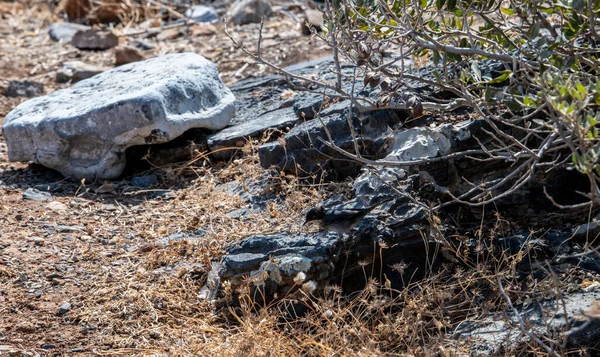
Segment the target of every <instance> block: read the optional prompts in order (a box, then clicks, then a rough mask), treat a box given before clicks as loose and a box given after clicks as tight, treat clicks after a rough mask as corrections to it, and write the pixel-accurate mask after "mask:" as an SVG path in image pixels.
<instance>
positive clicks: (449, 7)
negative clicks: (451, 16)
mask: <svg viewBox="0 0 600 357" xmlns="http://www.w3.org/2000/svg"><path fill="white" fill-rule="evenodd" d="M446 9H447V10H448V11H454V9H456V0H448V1H447V3H446Z"/></svg>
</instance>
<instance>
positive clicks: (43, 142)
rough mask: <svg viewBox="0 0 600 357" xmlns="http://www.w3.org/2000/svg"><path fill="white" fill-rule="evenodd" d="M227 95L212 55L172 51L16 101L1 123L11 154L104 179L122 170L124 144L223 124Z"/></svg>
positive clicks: (228, 113) (229, 103) (228, 112)
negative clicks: (206, 56) (61, 88)
mask: <svg viewBox="0 0 600 357" xmlns="http://www.w3.org/2000/svg"><path fill="white" fill-rule="evenodd" d="M234 100H235V98H234V96H233V94H232V93H231V91H230V90H229V89H227V88H226V87H225V86H224V85H223V83H222V82H221V80H220V79H219V73H218V71H217V69H216V66H215V65H214V64H213V63H211V62H210V61H208V60H206V59H205V58H204V57H202V56H199V55H196V54H192V53H182V54H173V55H167V56H163V57H157V58H153V59H150V60H147V61H144V62H137V63H132V64H129V65H124V66H122V67H119V68H116V69H113V70H110V71H107V72H104V73H101V74H99V75H97V76H95V77H92V78H90V79H87V80H85V81H82V82H79V83H78V84H76V85H74V86H72V87H71V88H68V89H63V90H59V91H56V92H54V93H52V94H50V95H48V96H45V97H40V98H35V99H32V100H30V101H27V102H25V103H22V104H21V105H19V106H18V107H17V108H15V109H14V110H13V111H12V112H10V113H9V114H8V115H7V116H6V118H5V120H4V123H3V130H4V135H5V138H6V141H7V144H8V155H9V159H10V160H12V161H33V162H35V163H39V164H42V165H44V166H46V167H49V168H53V169H55V170H58V171H60V172H61V173H62V174H63V175H65V176H71V177H73V178H82V177H86V178H90V179H93V178H99V179H110V178H115V177H117V176H119V175H120V174H121V173H122V171H123V169H124V168H125V155H124V152H125V149H127V148H128V147H130V146H134V145H142V144H146V145H147V144H155V143H164V142H167V141H169V140H172V139H174V138H176V137H178V136H180V135H181V134H183V133H184V132H185V131H186V130H189V129H191V128H207V129H211V130H218V129H221V128H223V127H225V126H227V124H228V123H229V121H230V120H231V118H232V117H233V115H234V112H235V107H234Z"/></svg>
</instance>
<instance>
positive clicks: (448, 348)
mask: <svg viewBox="0 0 600 357" xmlns="http://www.w3.org/2000/svg"><path fill="white" fill-rule="evenodd" d="M0 5H1V6H2V9H3V11H6V12H4V14H5V15H6V16H7V18H8V22H4V23H2V22H0V34H1V33H2V32H1V31H2V30H3V27H4V26H7V24H8V28H11V29H16V28H18V27H19V26H23V28H20V29H18V30H14V32H13V30H10V31H11V34H13V35H11V37H5V38H1V36H0V46H2V47H1V48H0V50H1V51H15V52H14V55H13V57H12V58H11V60H10V61H8V60H6V61H7V62H6V63H8V62H10V63H8V64H7V66H9V68H7V67H3V66H0V67H2V68H0V77H6V78H21V79H24V78H32V77H33V79H38V80H42V81H44V82H45V83H46V84H47V88H48V90H53V89H56V84H54V83H53V71H54V70H55V69H56V68H57V67H58V66H59V64H60V62H62V61H64V60H66V59H72V58H70V56H73V57H74V56H84V58H85V59H86V60H88V61H93V62H94V63H101V64H104V65H109V64H110V58H109V55H108V54H107V53H74V52H73V53H70V52H69V53H67V52H68V51H69V50H65V49H64V48H61V47H60V46H59V45H57V44H54V43H49V42H48V40H47V39H45V40H42V39H41V36H42V35H44V34H40V33H39V31H40V29H41V28H42V27H43V26H45V25H46V24H47V22H48V21H50V20H54V19H56V17H55V16H54V15H52V14H49V13H48V12H47V10H46V11H43V10H42V9H41V7H39V6H38V5H39V4H38V5H33V7H32V6H31V5H27V6H23V4H20V3H1V2H0ZM5 9H8V10H5ZM2 21H4V20H2ZM286 21H289V19H286V18H284V19H280V18H279V19H277V20H276V21H275V20H274V21H273V22H272V23H270V24H269V23H268V24H266V29H267V32H266V33H267V38H266V39H267V40H270V41H271V47H272V48H274V47H273V46H275V44H277V43H278V41H281V40H282V37H283V36H279V35H281V34H280V32H281V31H282V30H285V29H286V28H287V29H289V27H290V25H289V23H288V22H286ZM117 30H118V31H121V30H123V29H117ZM237 30H238V31H239V32H240V33H242V34H243V35H244V36H247V38H248V42H249V43H253V42H254V37H252V35H249V34H248V33H250V32H253V31H255V30H256V29H255V28H253V27H252V26H250V27H248V29H246V30H243V29H237ZM28 31H31V32H28ZM36 31H37V33H36ZM243 31H248V33H243ZM254 35H256V33H254ZM219 36H221V35H217V36H215V37H214V38H211V39H182V40H181V41H179V42H177V41H173V42H169V43H164V44H159V47H158V50H157V53H156V54H160V53H167V52H173V51H179V50H182V49H190V48H191V49H192V50H197V49H198V47H195V46H200V45H198V43H199V42H204V43H205V44H204V45H205V46H206V47H201V50H202V51H203V53H208V54H210V53H215V55H214V57H213V60H215V61H216V62H217V64H218V66H219V68H220V69H221V71H222V72H223V73H224V76H225V79H226V80H229V81H233V80H235V79H237V78H239V75H241V76H245V75H247V73H243V74H241V72H239V69H240V68H242V67H243V66H242V64H243V63H244V59H243V57H241V56H240V53H239V52H235V50H234V49H231V50H229V51H227V50H223V48H226V47H225V46H223V45H222V44H223V43H224V42H223V41H224V38H225V36H224V35H223V36H222V38H221V37H219ZM269 36H270V37H269ZM278 36H279V37H278ZM44 38H45V37H44ZM284 40H285V41H288V43H290V44H292V43H297V44H298V46H297V50H298V52H300V53H301V52H307V51H305V50H303V49H302V48H303V47H302V46H304V45H305V43H304V42H305V41H300V40H299V39H298V38H293V37H286V38H285V39H284ZM206 43H207V44H208V45H206ZM281 47H283V48H284V49H283V50H281V52H277V51H274V52H273V53H271V55H272V56H273V58H274V61H278V63H281V62H285V61H288V60H289V58H290V57H294V53H293V52H285V51H286V49H285V48H286V47H293V46H281ZM267 48H268V47H267ZM217 49H219V51H217ZM278 51H279V50H278ZM317 52H318V51H317ZM6 53H8V52H6ZM11 53H13V52H11ZM32 59H33V60H32ZM302 59H306V58H304V57H303V58H302ZM0 63H3V62H0ZM261 71H264V68H262V69H261V68H260V67H259V68H258V69H255V71H254V72H252V74H254V75H258V74H261V73H262V72H261ZM1 83H2V82H0V84H1ZM19 100H20V99H8V98H4V97H0V106H1V108H0V121H1V118H2V116H3V115H4V114H5V113H6V112H8V110H9V109H10V108H12V107H14V106H15V105H16V104H18V103H17V102H18V101H19ZM0 148H4V149H3V150H0V169H2V171H0V174H1V175H2V176H0V180H2V181H3V183H4V184H6V185H7V186H5V187H4V188H2V189H0V212H2V214H1V215H0V233H2V235H1V236H0V245H1V244H7V247H6V248H2V249H0V316H2V317H3V319H0V344H3V345H9V346H11V348H13V349H14V350H19V351H28V352H35V353H38V354H40V355H64V354H66V353H67V352H68V351H69V350H71V349H73V348H76V347H80V348H82V349H83V352H82V353H83V354H84V355H102V356H401V355H416V356H425V355H427V356H454V355H460V354H461V353H466V352H467V351H468V349H469V344H468V343H467V342H464V341H456V340H453V339H451V336H452V332H453V331H454V329H455V328H456V327H457V326H459V325H460V323H461V322H463V321H465V320H477V319H478V318H481V317H482V316H485V315H486V313H488V312H489V311H499V310H503V309H504V308H505V305H506V301H505V300H504V299H503V298H502V296H501V295H500V294H499V291H498V290H499V289H498V279H497V278H498V277H500V278H501V282H502V283H503V286H504V288H505V290H506V291H507V294H508V295H509V297H510V298H511V300H512V301H513V302H521V303H523V302H526V301H530V300H532V299H534V298H538V297H547V296H555V295H556V294H557V291H560V289H562V288H565V286H568V287H569V288H573V286H575V287H577V286H583V285H584V282H586V283H585V284H588V283H589V281H595V282H597V281H599V280H600V279H598V277H597V276H596V275H595V274H591V273H589V272H584V271H582V270H581V269H578V268H575V267H573V268H570V269H567V270H563V271H562V272H559V273H556V275H549V277H548V278H544V279H540V280H534V279H532V278H528V279H525V280H519V279H517V265H518V263H519V262H520V261H521V260H522V259H525V258H527V257H529V256H531V255H532V254H533V253H534V252H532V251H529V250H527V248H524V249H523V250H522V251H520V252H519V253H518V254H515V255H507V254H504V252H502V251H497V252H489V251H487V249H485V246H486V245H485V244H484V243H485V242H486V241H490V240H492V239H493V238H494V237H496V236H498V235H503V234H506V233H507V232H509V231H510V229H509V228H510V227H507V224H506V222H505V221H504V220H503V219H502V217H500V216H499V215H495V214H494V213H492V214H490V213H485V212H484V214H482V216H483V217H484V218H482V221H481V226H480V228H479V229H478V230H475V231H474V233H471V234H470V236H461V237H446V238H448V239H447V242H446V246H445V247H444V249H445V251H444V252H443V253H444V254H445V255H450V256H451V257H453V259H452V260H453V261H454V262H453V263H451V262H449V263H447V264H446V265H442V266H441V267H439V268H436V269H433V268H432V269H430V270H429V271H428V273H427V274H426V276H425V278H424V279H421V280H419V281H405V282H402V283H404V284H406V285H407V287H406V288H404V289H402V290H396V289H394V288H392V286H396V285H397V283H398V282H395V281H389V280H388V278H387V277H386V276H372V274H371V271H372V269H371V266H370V265H369V263H368V262H365V265H364V266H363V269H364V270H363V273H364V275H365V276H366V277H367V278H369V279H368V281H369V282H368V284H367V286H366V287H365V288H364V289H363V290H361V291H357V292H347V291H346V292H344V291H342V290H341V288H340V287H338V286H330V287H329V288H327V289H326V292H325V294H324V295H318V296H317V295H314V294H313V293H312V292H311V291H310V289H302V288H301V283H302V282H299V285H298V287H297V289H295V291H294V292H293V293H291V294H290V295H289V296H287V297H286V298H284V299H282V300H279V301H276V302H272V303H270V304H269V305H266V306H264V305H256V304H254V303H252V301H251V299H250V298H249V293H248V289H242V293H241V296H239V298H235V297H234V296H233V295H232V294H233V292H232V291H231V289H230V288H228V287H227V284H225V294H224V296H222V297H221V299H220V300H219V301H218V302H217V303H216V304H210V303H208V302H206V301H203V300H200V299H198V291H199V290H200V288H201V287H202V285H203V284H204V282H205V280H206V274H207V273H208V271H209V270H210V267H211V262H214V261H219V259H220V258H221V256H222V254H223V251H224V248H225V247H227V246H228V245H230V244H233V243H235V242H238V241H239V240H241V239H243V238H245V237H247V236H250V235H253V234H271V233H276V232H281V231H286V232H292V233H294V232H299V231H300V230H301V227H300V224H301V223H302V218H303V212H304V211H305V210H306V209H307V208H308V207H310V206H311V205H313V204H315V203H317V202H320V201H321V200H322V199H323V198H325V197H327V196H330V195H332V194H334V193H340V192H342V193H344V192H347V191H348V188H349V185H348V183H322V182H318V183H316V184H308V183H306V182H304V181H299V180H298V179H297V178H296V177H294V176H290V175H284V174H277V173H276V174H275V175H274V179H273V181H272V182H273V184H272V186H271V187H270V189H271V192H272V193H275V194H277V195H278V196H279V197H280V198H281V200H280V202H278V203H273V204H271V205H270V206H269V207H268V209H267V210H265V211H264V212H262V213H257V214H254V215H253V216H251V217H250V218H249V219H242V220H238V219H232V218H229V217H227V216H226V214H227V213H228V212H231V211H232V210H235V209H239V208H242V207H243V206H244V202H242V201H241V199H240V198H239V197H237V196H231V195H229V194H227V192H225V191H224V190H223V189H222V186H220V185H222V184H226V183H228V182H232V181H238V182H242V183H243V182H251V181H253V180H256V179H257V178H258V177H260V176H261V175H264V170H263V169H261V168H260V166H259V165H258V160H257V156H256V152H255V151H256V143H255V144H248V145H247V147H246V148H245V149H244V155H243V158H241V159H236V160H232V161H231V162H227V163H214V162H210V161H209V160H208V158H207V157H206V155H199V156H198V157H197V159H194V160H191V161H190V162H189V163H178V164H173V165H168V166H163V167H155V168H153V169H152V170H151V172H152V173H154V174H157V175H158V176H159V183H160V184H159V186H160V187H159V188H161V189H169V190H170V191H171V192H172V193H173V194H174V196H175V198H174V199H161V198H155V197H152V195H151V193H152V192H144V191H143V190H138V191H132V189H131V188H129V187H121V186H119V187H117V190H116V193H115V194H109V195H100V194H95V193H94V189H96V188H98V187H99V186H100V185H101V184H102V183H92V184H87V185H85V186H81V185H79V184H78V183H72V182H62V181H61V182H59V183H60V184H61V185H63V187H64V192H63V193H62V194H60V195H56V196H55V197H54V200H55V201H58V202H61V203H64V204H65V205H67V206H68V207H69V210H68V211H67V212H62V213H61V212H58V213H57V212H51V211H49V210H48V209H47V208H46V206H45V205H46V203H41V202H32V201H23V200H22V198H21V195H22V192H23V190H24V186H17V185H9V183H11V182H12V183H15V182H20V183H24V184H25V185H28V184H29V181H27V180H32V181H31V182H34V181H33V179H35V174H33V176H34V178H33V179H32V177H30V176H28V173H29V172H31V171H33V168H31V167H28V166H27V165H23V164H12V163H8V161H7V157H6V152H5V144H4V141H3V139H2V138H1V137H0ZM15 177H16V178H15ZM117 184H118V182H117ZM108 205H111V206H112V207H108ZM52 224H54V225H56V224H61V225H74V226H83V227H84V228H85V230H84V231H83V232H78V231H77V232H74V233H66V234H65V233H52V232H51V233H48V229H47V228H44V227H45V226H47V225H52ZM437 224H440V221H439V219H436V218H432V225H433V226H434V228H435V227H436V225H437ZM195 229H202V230H203V231H204V232H205V235H204V236H202V237H201V238H199V239H194V240H182V241H176V242H171V243H168V244H162V243H160V242H159V241H158V240H159V239H161V238H164V237H166V236H169V235H171V234H174V233H180V232H190V231H194V230H195ZM431 233H432V234H435V233H437V234H436V236H439V238H440V239H446V238H444V237H442V236H440V234H439V232H436V231H435V229H434V230H433V231H432V232H431ZM67 235H71V236H73V237H74V241H72V242H68V241H65V237H66V236H67ZM35 237H43V239H44V243H43V244H42V245H37V244H35V243H34V241H33V240H32V238H35ZM450 238H451V239H450ZM468 238H475V239H476V240H477V241H478V242H479V246H478V247H477V248H476V249H475V250H474V252H471V251H467V250H465V249H464V245H460V244H458V242H460V241H461V240H462V241H466V240H467V239H468ZM525 247H527V246H525ZM381 249H385V248H384V247H381ZM439 253H440V254H441V253H442V252H439ZM375 254H381V250H378V251H376V253H375ZM376 258H377V256H374V257H373V259H371V260H372V261H376V260H377V259H376ZM394 268H395V269H396V270H399V271H402V272H410V271H411V270H412V269H414V267H411V266H407V265H404V264H402V263H399V264H397V265H395V267H394ZM57 272H58V273H57ZM56 274H58V276H55V277H54V275H56ZM557 281H558V282H560V284H561V285H559V286H557V284H556V282H557ZM36 290H43V292H44V295H43V296H42V297H41V298H39V299H38V298H34V297H33V295H32V294H33V292H34V291H36ZM244 290H245V292H244ZM65 300H68V301H70V302H71V304H72V305H73V307H72V309H71V311H69V313H67V314H66V315H64V316H57V315H56V311H57V308H58V306H60V305H61V303H62V302H63V301H65ZM234 301H237V302H234ZM595 309H596V310H592V311H591V312H590V314H596V315H597V310H598V309H597V307H595ZM300 310H303V311H304V312H303V313H302V314H300V313H299V312H300ZM293 311H298V315H297V316H296V315H295V314H294V313H293ZM594 316H595V315H594ZM26 324H32V326H33V327H28V325H26ZM50 342H51V343H54V344H55V345H56V346H57V347H56V349H54V350H49V351H48V350H44V349H41V348H40V346H41V344H43V343H50ZM522 352H523V353H531V354H535V355H543V354H544V352H543V351H542V350H541V348H540V347H539V346H536V345H535V344H531V345H529V346H525V347H524V349H523V351H522Z"/></svg>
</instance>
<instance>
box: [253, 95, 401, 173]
mask: <svg viewBox="0 0 600 357" xmlns="http://www.w3.org/2000/svg"><path fill="white" fill-rule="evenodd" d="M348 106H349V102H348V101H342V102H340V103H336V104H333V105H331V106H330V107H329V108H327V109H325V110H323V111H321V113H320V120H309V121H306V122H303V123H301V124H299V125H297V126H295V127H294V128H292V129H291V130H290V131H289V132H288V133H287V134H286V135H285V137H284V139H285V141H284V142H283V143H282V142H280V141H277V142H273V143H268V144H266V145H263V146H261V147H260V148H259V150H258V156H259V159H260V164H261V166H262V167H264V168H268V167H271V166H276V167H278V168H279V169H281V170H284V171H287V172H292V173H294V172H296V170H297V168H298V167H297V166H296V165H298V166H300V168H301V169H302V170H303V171H305V172H311V173H316V172H321V171H323V170H325V171H330V172H332V173H335V174H336V175H337V178H338V179H343V178H344V177H348V176H354V175H356V174H357V173H358V172H359V171H360V168H361V166H362V164H360V163H358V162H354V161H351V160H348V159H347V158H346V157H345V156H343V155H342V154H340V153H338V152H336V151H334V150H333V149H331V148H329V147H327V145H326V144H325V143H324V141H328V135H327V133H326V131H329V134H330V135H331V138H332V139H333V142H334V143H335V144H336V145H337V146H338V147H340V148H343V149H345V150H348V151H350V152H353V151H354V142H353V140H352V137H351V135H350V128H349V124H348V119H347V115H348ZM401 119H402V117H401V116H399V115H398V113H394V112H391V111H390V112H380V113H377V114H370V115H368V116H364V115H360V113H357V112H353V115H352V120H351V123H352V125H353V127H354V130H355V132H356V135H357V140H358V143H359V147H361V148H364V151H363V152H362V154H363V155H369V156H371V157H373V156H375V155H378V154H379V155H381V154H385V152H386V151H385V150H381V149H382V148H383V145H384V144H385V143H386V140H387V138H388V136H389V135H390V134H391V133H392V130H391V127H392V126H394V125H396V124H397V123H399V122H400V121H401ZM323 125H325V127H324V126H323ZM325 128H326V129H325Z"/></svg>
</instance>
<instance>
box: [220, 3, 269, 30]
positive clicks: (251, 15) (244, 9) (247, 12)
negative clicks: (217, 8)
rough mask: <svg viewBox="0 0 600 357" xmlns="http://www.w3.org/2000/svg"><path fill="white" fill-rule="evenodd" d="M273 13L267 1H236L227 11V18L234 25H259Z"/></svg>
mask: <svg viewBox="0 0 600 357" xmlns="http://www.w3.org/2000/svg"><path fill="white" fill-rule="evenodd" d="M272 13H273V10H272V9H271V5H270V4H269V2H268V1H267V0H236V2H234V3H233V4H232V5H231V8H230V10H229V18H230V19H231V22H232V23H233V24H234V25H245V24H249V23H253V22H254V23H259V22H260V21H261V19H262V18H267V17H269V16H270V15H271V14H272Z"/></svg>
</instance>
